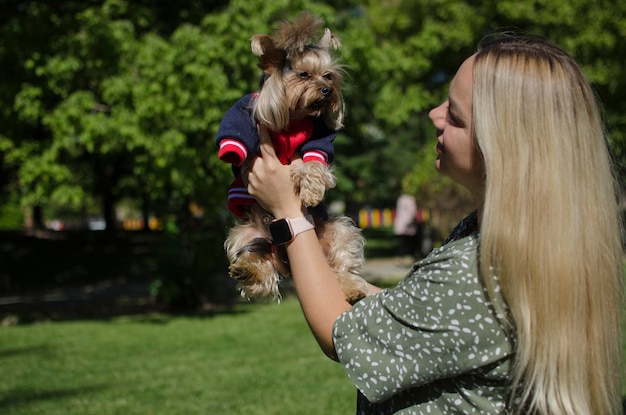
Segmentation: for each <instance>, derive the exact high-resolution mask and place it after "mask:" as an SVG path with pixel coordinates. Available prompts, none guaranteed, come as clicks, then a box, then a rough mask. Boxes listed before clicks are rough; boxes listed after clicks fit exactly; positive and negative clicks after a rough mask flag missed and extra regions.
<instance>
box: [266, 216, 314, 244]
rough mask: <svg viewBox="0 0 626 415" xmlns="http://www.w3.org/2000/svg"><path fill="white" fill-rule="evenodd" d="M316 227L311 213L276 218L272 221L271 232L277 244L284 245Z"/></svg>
mask: <svg viewBox="0 0 626 415" xmlns="http://www.w3.org/2000/svg"><path fill="white" fill-rule="evenodd" d="M313 228H315V225H314V222H313V217H312V216H311V215H306V216H302V217H301V218H296V219H289V218H285V219H274V220H273V221H272V222H271V223H270V233H271V234H272V239H273V240H274V244H275V245H283V244H286V243H289V242H291V241H293V239H294V238H295V237H296V236H297V235H299V234H301V233H302V232H304V231H308V230H309V229H313Z"/></svg>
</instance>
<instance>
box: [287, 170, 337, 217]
mask: <svg viewBox="0 0 626 415" xmlns="http://www.w3.org/2000/svg"><path fill="white" fill-rule="evenodd" d="M291 178H292V180H293V181H294V183H295V186H296V189H297V190H298V194H299V195H300V199H301V200H302V203H304V205H305V206H317V205H319V204H320V203H321V202H322V200H323V199H324V194H325V193H326V190H328V189H330V188H333V187H335V184H336V183H337V180H336V178H335V176H334V175H333V174H332V172H331V170H330V169H329V168H328V166H326V165H324V164H322V163H319V162H317V161H311V162H306V163H302V164H300V165H299V166H297V167H295V168H294V169H293V171H292V173H291Z"/></svg>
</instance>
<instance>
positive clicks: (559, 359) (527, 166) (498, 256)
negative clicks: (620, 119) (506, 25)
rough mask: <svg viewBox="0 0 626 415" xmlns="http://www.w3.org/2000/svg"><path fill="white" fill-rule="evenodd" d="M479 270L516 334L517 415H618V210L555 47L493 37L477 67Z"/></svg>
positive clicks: (577, 73) (574, 83) (594, 130)
mask: <svg viewBox="0 0 626 415" xmlns="http://www.w3.org/2000/svg"><path fill="white" fill-rule="evenodd" d="M473 115H474V117H473V119H474V123H475V130H474V133H475V139H476V140H477V143H478V145H479V147H480V149H481V152H482V155H483V157H484V162H485V174H486V184H485V202H484V208H483V214H482V224H481V247H480V262H481V270H482V274H483V276H484V278H485V282H486V284H487V286H488V287H489V288H490V289H492V290H493V283H490V281H492V279H497V281H498V284H499V287H500V289H501V292H502V294H503V296H504V298H505V300H506V303H507V306H508V313H509V315H510V317H511V327H512V329H513V332H514V333H515V342H516V355H515V363H514V366H513V378H512V391H513V392H512V397H513V398H512V399H514V400H515V403H514V404H512V405H511V406H512V407H514V408H513V409H512V412H514V413H523V414H544V415H547V414H550V415H552V414H577V415H584V414H589V415H598V414H603V415H604V414H607V415H608V414H618V413H620V414H621V413H622V412H621V373H620V371H621V369H620V368H621V358H622V356H621V351H622V343H621V339H622V337H621V324H620V323H621V321H620V315H621V304H622V294H623V288H622V277H623V271H622V258H623V251H622V246H621V232H620V220H619V203H618V198H617V192H616V186H615V183H616V181H615V180H614V175H613V173H612V168H611V162H610V155H609V150H608V146H607V142H606V137H605V134H604V129H603V125H602V120H601V115H600V111H599V108H598V105H597V102H596V98H595V95H594V93H593V91H592V89H591V87H590V85H589V83H588V81H587V80H586V78H585V76H584V75H583V73H582V70H581V69H580V68H579V66H578V65H577V64H576V63H575V61H574V60H573V59H572V58H571V57H570V56H569V55H568V54H567V53H565V52H564V51H563V50H561V49H560V48H558V47H556V46H554V45H552V44H550V43H547V42H545V41H541V40H538V39H532V38H527V37H500V38H498V39H497V40H492V41H490V42H488V43H485V44H484V45H482V46H481V48H479V51H478V53H477V54H476V59H475V62H474V69H473Z"/></svg>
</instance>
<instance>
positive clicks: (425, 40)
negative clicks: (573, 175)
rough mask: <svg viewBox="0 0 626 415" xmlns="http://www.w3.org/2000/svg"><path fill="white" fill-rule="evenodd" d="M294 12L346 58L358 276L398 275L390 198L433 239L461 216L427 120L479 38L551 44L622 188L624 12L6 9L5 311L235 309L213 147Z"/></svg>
mask: <svg viewBox="0 0 626 415" xmlns="http://www.w3.org/2000/svg"><path fill="white" fill-rule="evenodd" d="M302 10H310V11H312V12H313V13H314V14H317V15H319V16H321V17H322V18H323V19H324V20H325V22H326V25H327V26H328V27H329V28H331V30H332V31H333V32H334V33H335V34H336V35H337V36H339V37H340V38H341V40H342V43H343V47H342V48H341V49H340V50H339V52H338V56H339V57H340V60H341V61H342V62H343V63H344V64H345V65H346V67H347V69H348V76H347V80H346V83H345V89H344V97H345V101H346V106H347V109H348V113H347V119H346V122H345V127H344V129H343V130H341V131H340V132H339V134H338V137H337V139H336V141H335V150H336V154H337V157H336V159H335V163H334V164H335V166H336V170H335V173H336V175H337V176H338V179H339V180H338V185H337V187H336V188H335V189H333V190H332V191H330V192H329V193H328V195H327V202H328V203H329V205H330V206H331V207H332V208H333V210H335V211H337V212H341V213H345V214H347V215H349V216H351V217H353V218H354V219H355V221H356V222H357V223H358V224H359V226H361V227H362V228H363V229H364V232H365V234H366V236H367V237H368V241H369V243H368V247H367V249H368V250H367V252H366V254H367V256H368V258H373V257H381V256H383V257H384V256H393V255H394V249H395V241H394V240H393V233H392V224H393V218H394V214H395V203H396V199H397V198H398V196H399V195H400V194H402V193H405V194H409V195H412V196H413V197H414V198H415V200H416V203H417V207H418V211H417V213H416V215H417V216H416V218H417V220H418V221H419V222H420V224H421V226H423V228H425V229H429V230H431V231H432V233H431V234H432V235H443V236H444V237H445V235H446V234H447V232H449V231H450V229H451V227H452V226H453V225H454V224H455V223H456V222H457V221H458V220H460V219H461V218H462V217H463V216H464V215H465V214H467V213H469V212H470V211H471V209H472V205H471V200H470V199H469V197H468V194H467V193H465V192H464V191H463V190H462V189H460V188H459V187H457V186H455V185H454V184H453V183H451V182H450V181H449V180H446V179H445V178H442V177H439V176H438V175H437V173H436V172H435V170H434V168H433V161H434V159H435V157H436V152H435V145H436V139H435V131H434V128H433V127H432V125H431V124H430V121H429V120H428V116H427V115H428V111H429V110H430V109H431V108H432V107H434V106H436V105H438V104H439V103H440V102H441V101H443V100H444V99H445V96H446V94H447V88H448V83H449V81H450V79H451V78H452V76H454V73H455V71H456V69H457V67H458V66H459V64H460V63H461V62H462V61H463V60H464V59H465V58H466V57H467V56H469V55H470V54H472V53H473V52H474V51H475V49H476V45H477V43H478V42H479V41H480V39H482V38H483V37H484V36H486V35H488V34H489V33H491V32H493V31H499V30H511V29H515V30H521V31H523V32H526V33H528V34H534V35H539V36H544V37H547V38H549V39H551V40H553V41H555V42H557V43H558V44H560V45H562V46H563V47H564V48H565V49H567V50H568V51H569V52H570V53H571V54H573V55H574V56H575V57H576V58H577V59H578V60H579V61H580V62H581V63H582V65H583V67H584V69H585V71H586V74H587V76H588V77H589V79H590V80H591V81H592V83H593V85H594V87H595V90H596V91H597V94H598V97H599V99H600V100H601V102H602V105H603V107H604V111H605V120H606V125H607V132H608V137H609V140H610V142H611V148H612V150H613V153H614V156H615V161H616V166H617V170H618V173H619V179H620V183H622V184H623V183H624V180H623V179H624V177H625V176H626V162H625V155H626V139H625V137H624V134H625V131H626V128H625V127H626V98H625V97H626V67H625V64H626V48H625V47H624V45H626V2H623V1H617V0H578V1H571V0H484V1H475V0H370V1H357V0H334V1H333V0H329V1H306V0H273V1H251V0H232V1H226V0H221V1H220V0H214V1H200V0H179V1H175V2H174V1H165V0H133V1H127V0H80V1H78V0H76V1H50V0H38V1H20V0H1V1H0V68H1V70H0V73H1V74H2V75H1V76H0V295H4V296H7V295H20V294H23V293H27V292H32V291H33V290H45V289H52V288H57V287H60V286H68V287H69V286H74V285H80V284H85V283H90V284H97V283H99V282H102V281H118V282H125V283H133V282H136V283H141V284H145V285H147V286H148V287H149V290H150V295H151V296H152V299H153V301H154V302H155V303H156V304H158V305H159V306H160V307H162V308H166V309H176V310H181V309H184V310H193V309H198V308H201V307H205V306H206V305H207V304H213V303H223V302H228V301H231V300H232V298H233V296H236V295H237V294H236V292H235V290H234V287H233V286H232V284H230V283H229V281H228V279H227V278H226V277H225V274H226V269H227V263H226V258H225V256H224V253H223V249H222V244H223V241H224V237H225V233H226V231H227V229H228V228H229V227H230V226H231V225H232V221H233V217H232V215H231V214H229V213H228V211H227V210H226V208H225V206H226V189H227V187H228V185H229V183H230V181H231V178H232V176H231V171H230V166H229V165H227V164H226V163H223V162H220V161H219V160H218V159H217V150H216V147H215V142H214V137H215V133H216V131H217V128H218V125H219V122H220V120H221V118H222V116H223V114H224V113H225V111H226V110H227V109H228V108H229V107H230V106H231V105H232V104H233V103H234V102H235V101H236V100H237V99H239V98H240V97H241V96H242V95H243V94H245V93H248V92H252V91H254V90H255V88H256V87H257V86H258V77H259V71H258V69H257V67H256V63H257V59H256V56H255V55H253V54H252V53H251V51H250V43H249V39H250V37H251V36H252V35H254V34H257V33H270V32H271V31H272V29H273V28H274V27H275V25H276V23H277V22H279V21H280V20H281V19H285V18H286V19H292V18H294V17H295V16H296V15H297V14H298V13H299V12H300V11H302ZM581 219H584V218H581ZM437 238H440V237H437ZM437 238H435V239H437ZM433 243H434V244H436V243H437V241H433Z"/></svg>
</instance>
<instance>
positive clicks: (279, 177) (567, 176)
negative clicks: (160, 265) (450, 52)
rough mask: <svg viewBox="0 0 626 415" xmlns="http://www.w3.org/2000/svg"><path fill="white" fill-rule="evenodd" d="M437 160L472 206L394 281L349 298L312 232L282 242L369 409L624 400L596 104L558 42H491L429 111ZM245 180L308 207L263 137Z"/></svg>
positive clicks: (327, 341)
mask: <svg viewBox="0 0 626 415" xmlns="http://www.w3.org/2000/svg"><path fill="white" fill-rule="evenodd" d="M429 116H430V118H431V120H432V122H433V124H434V126H435V127H436V129H437V141H438V143H437V154H438V156H437V160H436V162H435V166H436V168H437V169H438V171H439V172H441V173H442V174H445V175H447V176H449V177H451V178H452V179H454V180H455V181H457V182H459V183H460V184H461V185H463V186H464V187H466V188H467V189H468V190H469V191H470V192H471V193H472V195H473V197H474V199H475V201H476V205H477V209H476V211H475V212H473V213H472V215H470V216H469V217H468V218H466V219H465V220H464V221H463V222H461V224H459V226H457V228H456V229H455V230H454V231H453V233H452V235H451V236H450V237H449V238H448V241H447V242H446V243H445V244H444V245H443V246H442V247H441V248H439V249H435V250H434V251H433V252H432V253H431V254H430V255H429V256H428V257H427V258H425V259H424V260H422V261H420V262H418V263H417V264H415V265H414V266H413V268H412V270H411V273H410V274H409V275H408V277H407V278H406V280H404V281H402V282H401V283H400V284H399V285H398V287H397V288H395V289H393V290H385V291H380V290H378V289H376V288H375V287H371V290H370V293H371V295H369V296H368V297H366V298H365V299H363V300H361V301H360V302H359V303H357V304H356V305H355V306H353V307H350V305H349V304H347V303H346V302H345V301H344V300H343V295H342V292H341V288H340V287H339V285H338V283H337V281H336V280H335V278H333V275H332V273H331V272H330V269H329V267H328V266H327V265H326V263H325V261H324V257H323V255H322V251H321V249H320V248H319V244H318V243H317V240H316V238H315V233H314V232H309V231H306V232H303V233H301V234H299V235H298V236H297V237H296V238H295V239H294V240H293V241H292V242H291V243H289V245H287V247H286V250H287V255H288V256H289V261H290V264H291V271H292V276H293V280H294V283H295V287H296V291H297V294H298V298H299V300H300V302H301V305H302V309H303V312H304V314H305V317H306V319H307V321H308V323H309V325H310V328H311V331H312V332H313V334H314V335H315V337H316V339H317V341H318V342H319V344H320V346H321V348H322V349H323V350H324V352H325V353H326V354H327V355H328V356H329V357H331V358H333V359H336V360H339V361H340V362H341V363H342V364H343V365H344V366H345V368H346V370H347V372H348V374H349V376H350V377H351V379H352V380H353V382H354V383H355V384H356V386H357V388H358V389H359V397H358V404H357V411H358V412H359V413H363V414H392V413H403V414H422V413H428V414H436V413H439V414H451V413H489V414H491V413H515V414H589V415H597V414H617V413H621V398H620V393H621V376H620V367H621V347H622V346H621V330H620V310H621V301H622V292H623V289H622V285H621V284H622V281H621V280H622V270H621V266H622V264H621V261H622V249H621V235H620V231H619V229H620V226H619V208H618V203H617V197H616V191H615V186H614V180H613V176H612V172H611V166H610V158H609V154H608V150H607V144H606V141H605V137H604V134H603V127H602V124H601V117H600V114H599V110H598V107H597V104H596V101H595V99H594V94H593V92H592V90H591V88H590V86H589V83H588V82H587V80H586V79H585V77H584V75H583V74H582V72H581V70H580V68H579V66H578V65H577V64H576V63H575V62H574V60H573V59H572V58H571V57H570V56H568V55H567V54H566V53H565V52H563V51H562V50H561V49H559V48H558V47H556V46H554V45H552V44H550V43H547V42H545V41H541V40H537V39H532V38H527V37H500V38H497V39H493V40H491V41H489V42H487V43H484V44H483V45H482V46H481V47H480V48H479V50H478V52H477V53H476V54H474V55H472V56H471V57H470V58H468V59H467V60H466V61H465V62H464V63H463V64H462V65H461V67H460V68H459V70H458V72H457V74H456V76H455V77H454V79H453V81H452V83H451V85H450V90H449V96H448V99H447V100H446V101H445V102H444V103H443V104H441V105H440V106H439V107H437V108H435V109H433V110H432V111H431V112H430V115H429ZM261 133H262V135H263V136H264V137H265V138H264V139H263V144H262V157H261V158H257V159H256V160H255V161H254V164H253V168H252V170H251V171H250V172H249V173H248V180H249V186H248V188H249V191H250V194H252V195H253V196H254V197H255V198H256V199H257V200H258V201H259V202H260V203H261V205H262V206H264V207H265V208H266V209H267V210H268V211H269V212H271V213H272V214H273V215H274V216H275V217H277V218H297V217H301V216H302V215H303V214H304V209H303V207H302V206H301V204H300V202H299V199H298V198H297V196H296V195H295V194H294V192H293V189H292V185H291V183H290V180H289V166H282V165H281V164H280V163H279V162H278V161H277V160H276V157H275V156H274V153H273V150H272V148H271V144H269V143H268V140H267V135H266V134H265V132H264V131H261Z"/></svg>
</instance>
